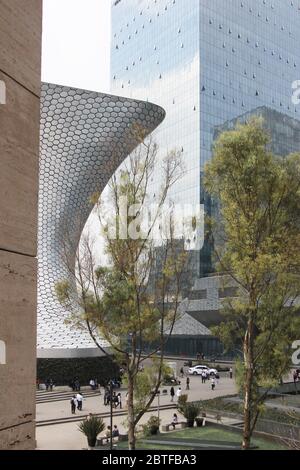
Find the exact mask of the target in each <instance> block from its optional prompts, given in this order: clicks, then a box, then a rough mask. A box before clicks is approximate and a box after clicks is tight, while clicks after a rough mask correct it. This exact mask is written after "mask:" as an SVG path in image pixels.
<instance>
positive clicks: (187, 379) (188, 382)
mask: <svg viewBox="0 0 300 470" xmlns="http://www.w3.org/2000/svg"><path fill="white" fill-rule="evenodd" d="M185 389H186V390H189V389H190V378H189V377H187V378H186V387H185Z"/></svg>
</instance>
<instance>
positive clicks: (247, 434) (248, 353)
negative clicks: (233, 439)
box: [243, 319, 254, 450]
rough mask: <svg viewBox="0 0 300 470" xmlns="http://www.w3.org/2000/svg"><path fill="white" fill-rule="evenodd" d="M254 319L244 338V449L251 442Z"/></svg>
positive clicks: (248, 446)
mask: <svg viewBox="0 0 300 470" xmlns="http://www.w3.org/2000/svg"><path fill="white" fill-rule="evenodd" d="M253 331H254V329H253V320H252V319H250V320H249V322H248V327H247V332H246V335H245V339H244V362H245V369H246V377H245V386H244V392H245V399H244V430H243V449H244V450H248V449H249V448H250V444H251V434H252V432H251V417H252V416H251V415H252V413H251V405H252V388H253Z"/></svg>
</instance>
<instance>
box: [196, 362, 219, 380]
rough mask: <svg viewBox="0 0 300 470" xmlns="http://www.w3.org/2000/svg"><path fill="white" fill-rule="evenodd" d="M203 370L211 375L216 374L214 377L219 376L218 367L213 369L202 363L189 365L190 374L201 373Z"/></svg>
mask: <svg viewBox="0 0 300 470" xmlns="http://www.w3.org/2000/svg"><path fill="white" fill-rule="evenodd" d="M203 371H206V372H207V373H208V374H209V375H210V376H214V377H218V376H219V373H218V371H217V369H211V368H210V367H207V366H201V365H198V366H194V367H189V374H190V375H201V374H202V372H203Z"/></svg>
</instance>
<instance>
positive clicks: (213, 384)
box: [211, 377, 216, 391]
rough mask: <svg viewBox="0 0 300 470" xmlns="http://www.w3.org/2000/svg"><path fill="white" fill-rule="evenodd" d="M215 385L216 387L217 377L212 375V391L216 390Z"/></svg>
mask: <svg viewBox="0 0 300 470" xmlns="http://www.w3.org/2000/svg"><path fill="white" fill-rule="evenodd" d="M215 387H216V382H215V379H214V378H213V377H212V379H211V389H212V391H214V389H215Z"/></svg>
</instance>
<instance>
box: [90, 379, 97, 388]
mask: <svg viewBox="0 0 300 470" xmlns="http://www.w3.org/2000/svg"><path fill="white" fill-rule="evenodd" d="M89 385H90V387H91V389H92V390H97V389H98V387H99V385H98V380H97V379H91V380H90V381H89Z"/></svg>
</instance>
